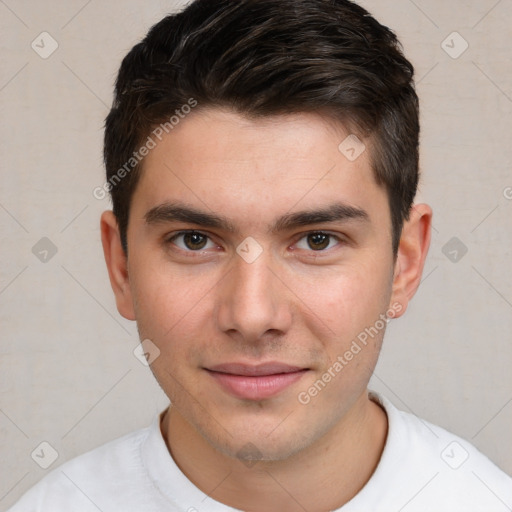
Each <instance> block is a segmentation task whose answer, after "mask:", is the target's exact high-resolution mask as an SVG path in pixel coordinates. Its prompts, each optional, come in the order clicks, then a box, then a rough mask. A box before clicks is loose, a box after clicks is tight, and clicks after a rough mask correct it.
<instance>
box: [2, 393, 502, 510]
mask: <svg viewBox="0 0 512 512" xmlns="http://www.w3.org/2000/svg"><path fill="white" fill-rule="evenodd" d="M370 396H371V398H372V399H373V400H374V401H376V402H378V403H380V404H381V405H382V406H383V408H384V409H385V410H386V413H387V416H388V422H389V430H388V436H387V440H386V445H385V448H384V451H383V453H382V457H381V460H380V462H379V464H378V466H377V469H376V470H375V472H374V474H373V475H372V477H371V478H370V480H369V481H368V482H367V484H366V485H365V486H364V487H363V489H362V490H361V491H360V492H359V493H358V494H357V495H356V496H355V497H354V498H353V499H352V500H351V501H350V502H349V503H347V504H345V505H344V506H343V507H341V508H340V509H338V511H339V512H371V511H377V512H399V511H403V512H419V511H429V512H444V511H446V512H458V511H461V512H473V511H481V512H502V511H503V512H505V511H510V510H512V479H511V478H510V477H509V476H508V475H506V474H505V473H503V472H502V471H501V470H500V469H498V467H496V466H495V465H494V464H493V463H492V462H491V461H490V460H489V459H488V458H487V457H485V456H484V455H483V454H481V453H480V452H479V451H478V450H477V449H476V448H474V447H473V446H472V445H471V444H469V443H468V442H467V441H465V440H463V439H461V438H460V437H458V436H456V435H454V434H451V433H449V432H447V431H446V430H444V429H442V428H440V427H438V426H435V425H432V424H430V423H428V422H426V421H423V420H421V419H419V418H417V417H416V416H414V415H412V414H409V413H405V412H402V411H399V410H398V409H396V408H395V407H394V406H393V405H392V404H391V403H390V402H389V401H388V400H387V399H385V398H384V397H382V396H381V395H378V394H376V393H371V395H370ZM98 511H101V512H164V511H165V512H178V511H179V512H234V511H235V509H233V508H231V507H227V506H226V505H223V504H222V503H219V502H217V501H214V500H212V499H211V498H209V497H208V496H207V495H205V494H204V493H203V492H202V491H201V490H199V489H198V488H197V487H196V486H195V485H194V484H193V483H192V482H191V481H190V480H188V478H187V477H186V476H185V475H184V474H183V473H182V472H181V471H180V469H179V468H178V466H177V465H176V464H175V462H174V460H173V458H172V457H171V456H170V454H169V451H168V450H167V446H166V444H165V441H164V439H163V437H162V434H161V431H160V423H159V418H156V419H155V421H154V422H153V424H152V425H151V426H150V427H148V428H145V429H142V430H139V431H136V432H133V433H132V434H128V435H126V436H124V437H122V438H120V439H117V440H115V441H112V442H110V443H107V444H105V445H103V446H101V447H100V448H96V449H95V450H92V451H90V452H88V453H86V454H84V455H81V456H79V457H77V458H75V459H73V460H70V461H68V462H66V463H65V464H63V465H62V466H60V467H58V468H57V469H55V470H53V471H52V472H51V473H50V474H48V475H47V476H46V477H45V478H44V479H43V480H41V481H40V482H39V483H38V484H36V485H35V486H34V487H33V488H32V489H31V490H30V491H29V492H28V493H26V494H25V495H24V496H23V497H22V498H21V500H20V501H19V502H18V503H17V504H16V505H14V507H13V508H11V509H10V510H9V512H98Z"/></svg>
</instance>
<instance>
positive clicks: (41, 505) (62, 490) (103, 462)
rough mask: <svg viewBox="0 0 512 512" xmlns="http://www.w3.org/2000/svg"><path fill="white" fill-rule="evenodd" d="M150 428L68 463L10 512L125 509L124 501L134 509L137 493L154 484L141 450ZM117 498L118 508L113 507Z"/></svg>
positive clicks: (29, 492)
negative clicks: (112, 502) (147, 471)
mask: <svg viewBox="0 0 512 512" xmlns="http://www.w3.org/2000/svg"><path fill="white" fill-rule="evenodd" d="M149 432H150V428H149V427H148V428H145V429H141V430H138V431H135V432H132V433H130V434H128V435H125V436H123V437H120V438H119V439H116V440H114V441H111V442H109V443H106V444H104V445H103V446H100V447H99V448H96V449H94V450H91V451H89V452H87V453H85V454H83V455H80V456H79V457H76V458H74V459H72V460H70V461H68V462H66V463H64V464H63V465H61V466H59V467H57V468H56V469H54V470H53V471H52V472H51V473H49V474H48V475H47V476H46V477H45V478H43V479H42V480H41V481H40V482H38V483H37V484H36V485H35V486H34V487H33V488H32V489H30V490H29V491H28V492H27V493H26V494H25V495H24V496H23V497H22V498H21V499H20V501H18V503H16V505H14V507H13V508H11V509H10V510H9V512H22V511H23V512H27V511H30V512H60V511H69V510H73V511H75V512H89V511H94V512H97V511H98V509H99V510H123V503H126V504H130V505H129V507H126V508H125V509H124V510H132V508H131V505H133V504H134V502H133V501H132V500H133V497H134V496H136V495H140V491H141V490H144V489H143V488H144V486H148V487H149V486H151V481H150V479H149V478H147V477H146V474H145V468H144V461H143V457H142V454H141V447H142V445H143V444H144V442H145V440H146V439H147V437H148V435H149ZM141 488H142V489H141ZM113 498H115V500H116V508H115V509H114V508H112V507H111V500H112V499H113ZM119 507H121V508H119ZM139 510H141V511H142V510H151V509H150V508H147V509H146V508H140V509H139Z"/></svg>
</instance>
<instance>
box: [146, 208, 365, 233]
mask: <svg viewBox="0 0 512 512" xmlns="http://www.w3.org/2000/svg"><path fill="white" fill-rule="evenodd" d="M144 219H145V221H146V224H148V225H153V224H160V223H167V222H185V223H188V224H196V225H198V226H202V227H204V228H215V229H221V230H224V231H228V232H230V233H238V229H237V228H236V227H235V225H234V224H233V223H232V222H231V221H230V220H229V219H227V218H225V217H223V216H219V215H216V214H213V213H208V212H205V211H202V210H199V209H197V208H194V207H191V206H188V205H186V204H183V203H179V202H176V203H171V202H166V203H163V204H160V205H158V206H155V207H153V208H151V209H150V210H149V211H148V212H147V213H146V214H145V215H144ZM348 220H360V221H364V222H369V221H370V216H369V215H368V213H367V212H366V211H365V210H363V209H361V208H358V207H355V206H351V205H348V204H345V203H333V204H331V205H328V206H326V207H322V208H317V209H311V210H303V211H299V212H295V213H286V214H285V215H283V216H281V217H279V218H278V219H277V220H276V221H275V222H274V224H273V225H272V226H271V228H270V230H269V231H270V232H271V233H279V232H283V231H287V230H291V229H294V228H298V227H304V226H308V225H311V224H319V223H327V222H340V221H341V222H344V221H348Z"/></svg>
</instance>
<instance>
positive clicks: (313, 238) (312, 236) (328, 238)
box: [295, 231, 343, 252]
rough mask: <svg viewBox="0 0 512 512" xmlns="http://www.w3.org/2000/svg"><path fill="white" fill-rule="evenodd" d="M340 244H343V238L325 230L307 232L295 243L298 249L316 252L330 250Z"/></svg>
mask: <svg viewBox="0 0 512 512" xmlns="http://www.w3.org/2000/svg"><path fill="white" fill-rule="evenodd" d="M338 245H343V240H342V239H341V238H340V237H338V236H336V235H332V234H330V233H324V232H323V231H313V232H311V233H306V234H304V235H303V236H302V238H300V239H299V241H298V242H297V243H296V244H295V246H296V247H297V248H298V249H301V250H304V251H315V252H328V250H330V249H334V248H335V247H336V246H338Z"/></svg>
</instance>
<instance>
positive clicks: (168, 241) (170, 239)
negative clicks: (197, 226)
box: [165, 229, 344, 257]
mask: <svg viewBox="0 0 512 512" xmlns="http://www.w3.org/2000/svg"><path fill="white" fill-rule="evenodd" d="M191 234H196V235H200V236H202V237H206V238H207V239H208V240H210V241H211V237H210V236H209V235H207V234H206V233H203V232H201V231H196V230H193V229H192V230H186V231H179V232H178V233H175V234H174V235H172V236H170V237H168V238H167V239H166V241H165V242H166V244H172V243H173V242H174V240H176V239H177V238H179V237H181V236H184V235H191ZM311 235H324V236H327V237H329V238H330V239H335V240H336V241H337V242H338V245H339V244H342V243H343V242H344V240H343V239H342V238H340V237H339V236H337V235H333V234H332V233H328V232H325V231H308V232H307V233H303V234H302V235H301V236H300V238H298V239H297V240H296V241H295V242H294V244H297V243H298V242H299V241H301V240H302V239H304V238H307V237H308V236H311ZM174 245H175V244H174ZM178 249H179V250H180V251H181V252H183V253H185V254H187V256H190V257H194V253H202V252H204V251H206V250H208V249H198V250H196V251H194V250H191V249H182V248H181V247H178ZM303 250H306V251H308V252H310V253H312V254H311V255H312V256H313V257H317V255H319V254H321V253H326V252H328V251H329V250H332V247H331V248H330V249H320V250H317V251H315V250H313V249H303Z"/></svg>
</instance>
